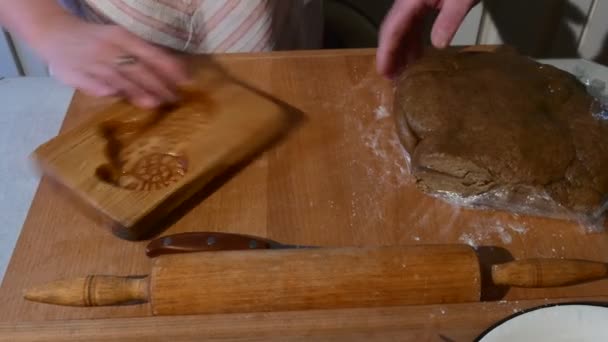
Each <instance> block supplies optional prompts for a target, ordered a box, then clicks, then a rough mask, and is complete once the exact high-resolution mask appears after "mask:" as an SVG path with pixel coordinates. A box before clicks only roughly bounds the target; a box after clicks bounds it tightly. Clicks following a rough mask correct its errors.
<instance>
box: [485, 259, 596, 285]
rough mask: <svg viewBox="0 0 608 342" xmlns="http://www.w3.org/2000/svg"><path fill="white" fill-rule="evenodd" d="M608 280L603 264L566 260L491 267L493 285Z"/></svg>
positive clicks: (543, 260) (530, 261) (561, 283)
mask: <svg viewBox="0 0 608 342" xmlns="http://www.w3.org/2000/svg"><path fill="white" fill-rule="evenodd" d="M606 277H608V265H606V264H605V263H602V262H594V261H585V260H568V259H528V260H521V261H512V262H508V263H505V264H500V265H494V266H492V280H493V282H494V284H496V285H505V286H515V287H556V286H568V285H575V284H580V283H584V282H588V281H593V280H599V279H602V278H606Z"/></svg>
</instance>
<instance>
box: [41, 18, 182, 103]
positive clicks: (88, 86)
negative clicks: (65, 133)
mask: <svg viewBox="0 0 608 342" xmlns="http://www.w3.org/2000/svg"><path fill="white" fill-rule="evenodd" d="M32 45H33V47H34V49H35V50H37V51H38V53H39V54H40V55H41V56H42V58H43V59H44V60H45V61H46V62H47V63H48V65H49V68H50V71H51V73H52V74H53V76H54V77H56V78H57V79H59V80H60V81H62V82H63V83H65V84H67V85H70V86H73V87H75V88H77V89H79V90H81V91H83V92H85V93H87V94H90V95H93V96H111V95H117V96H122V97H125V98H126V99H128V100H129V101H130V102H132V103H133V104H134V105H137V106H140V107H148V108H149V107H156V106H158V105H160V104H162V103H166V102H171V101H174V100H175V99H176V87H177V85H179V84H180V83H185V82H187V81H188V75H187V73H186V68H185V66H184V65H183V64H182V62H181V61H180V60H179V59H178V58H177V57H175V56H172V55H171V54H170V53H169V52H168V51H166V50H164V49H163V48H160V47H157V46H154V45H152V44H150V43H148V42H146V41H144V40H143V39H141V38H139V37H137V36H135V35H134V34H132V33H130V32H128V31H127V30H125V29H123V28H121V27H119V26H113V25H99V24H91V23H87V22H84V21H82V20H80V19H78V18H75V17H68V16H65V17H64V16H62V17H61V18H59V19H56V20H53V21H52V22H51V23H50V24H47V25H45V33H44V36H41V37H40V39H36V40H35V41H33V42H32Z"/></svg>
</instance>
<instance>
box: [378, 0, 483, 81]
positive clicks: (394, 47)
mask: <svg viewBox="0 0 608 342" xmlns="http://www.w3.org/2000/svg"><path fill="white" fill-rule="evenodd" d="M476 2H477V1H476V0H395V3H394V4H393V7H392V8H391V10H390V12H389V13H388V15H387V16H386V18H385V20H384V23H383V24H382V28H381V30H380V42H379V47H378V53H377V58H376V60H377V67H378V72H379V73H380V74H382V75H384V76H386V77H389V78H393V77H395V76H396V74H397V73H398V72H399V71H401V69H403V67H405V66H406V64H408V63H410V62H412V61H413V60H414V59H416V58H417V57H418V56H419V55H420V53H421V51H422V25H423V20H424V17H425V16H426V15H427V14H428V13H429V12H430V11H432V10H435V9H438V10H439V15H438V16H437V19H436V20H435V22H434V23H433V29H432V31H431V41H432V43H433V45H434V46H435V47H436V48H440V49H441V48H445V47H446V46H448V45H449V43H450V42H451V40H452V38H453V37H454V34H456V31H458V28H459V27H460V24H461V23H462V21H463V20H464V18H465V16H466V15H467V13H468V12H469V10H470V9H471V7H472V6H473V5H474V4H475V3H476Z"/></svg>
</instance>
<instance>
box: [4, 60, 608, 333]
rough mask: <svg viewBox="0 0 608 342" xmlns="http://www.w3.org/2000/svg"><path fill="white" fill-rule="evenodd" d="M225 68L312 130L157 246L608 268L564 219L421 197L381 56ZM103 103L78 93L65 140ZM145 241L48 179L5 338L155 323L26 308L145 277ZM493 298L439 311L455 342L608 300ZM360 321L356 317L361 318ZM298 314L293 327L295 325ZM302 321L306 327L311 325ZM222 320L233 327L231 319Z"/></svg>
mask: <svg viewBox="0 0 608 342" xmlns="http://www.w3.org/2000/svg"><path fill="white" fill-rule="evenodd" d="M219 61H220V62H221V63H222V64H223V65H224V66H226V67H227V68H228V70H230V71H231V72H232V73H233V74H234V75H235V76H236V77H237V78H239V79H242V80H243V81H245V82H247V83H249V84H251V85H252V86H254V87H256V88H258V89H261V90H262V91H265V92H267V93H269V94H271V95H272V96H275V97H276V98H278V99H280V100H282V101H284V102H286V103H288V104H289V105H291V106H293V107H295V108H297V109H299V110H300V111H302V112H303V113H304V116H305V119H304V121H303V123H302V124H301V125H300V126H299V127H298V128H297V129H296V130H295V131H293V132H291V134H290V135H289V136H288V137H287V138H286V139H284V140H283V141H282V142H280V143H279V144H277V145H276V146H274V147H272V148H271V149H269V150H268V151H266V152H265V153H264V154H263V155H261V156H260V157H259V158H257V159H256V160H255V161H253V162H252V163H250V164H249V165H247V166H246V167H245V168H243V169H242V170H240V171H239V172H238V173H236V174H235V175H232V176H231V177H229V178H228V179H226V180H225V182H224V183H223V184H221V186H219V187H218V188H217V189H216V190H215V191H214V192H212V193H210V194H207V195H205V196H202V195H201V196H199V198H197V199H196V200H195V201H194V202H193V203H196V205H194V206H193V208H192V209H191V210H189V211H187V212H185V213H184V215H183V216H182V217H181V218H180V219H179V220H178V221H177V222H176V223H175V224H174V225H172V226H171V227H169V228H168V229H167V230H165V231H164V232H163V233H162V234H172V233H177V232H185V231H221V232H234V233H245V234H252V235H260V236H265V237H269V238H271V239H275V240H278V241H281V242H284V243H297V244H307V245H321V246H352V245H354V246H376V245H387V244H404V245H407V244H412V245H413V244H436V243H469V244H473V245H476V246H479V247H480V248H479V253H480V255H481V257H482V259H483V260H490V259H492V258H495V256H498V257H496V258H497V259H501V258H503V257H504V255H503V254H504V253H505V252H508V254H510V255H511V256H512V257H514V258H526V257H565V258H582V259H588V260H597V261H606V260H608V239H607V238H608V235H606V234H605V233H588V232H585V230H584V229H582V228H581V227H579V226H578V225H577V224H574V223H570V222H564V221H557V220H550V219H543V218H534V217H524V216H517V215H512V214H508V213H501V212H490V211H473V210H465V209H459V208H457V207H454V206H451V205H449V204H446V203H443V202H441V201H439V200H437V199H434V198H431V197H428V196H425V195H423V194H422V193H420V192H419V191H418V190H417V189H416V188H415V187H414V185H413V184H412V180H411V177H410V175H409V174H408V171H407V165H406V158H405V154H404V151H403V149H402V148H401V145H400V144H399V141H398V139H397V136H396V134H395V132H394V126H393V122H392V119H391V116H390V114H391V108H392V105H391V102H392V86H391V84H390V82H388V81H386V80H383V79H382V78H380V77H379V76H377V74H376V71H375V61H374V51H373V50H341V51H310V52H277V53H271V54H238V55H228V56H220V57H219ZM106 104H107V103H106V102H104V100H100V99H91V98H88V97H85V96H83V95H81V94H77V95H76V96H75V98H74V100H73V103H72V105H71V107H70V110H69V112H68V114H67V117H66V120H65V123H64V127H63V130H66V129H69V128H70V127H74V125H76V124H78V123H79V122H81V120H83V119H84V118H86V117H87V115H89V114H91V113H93V112H94V111H96V110H99V109H100V108H102V107H103V106H104V105H106ZM24 157H25V156H24ZM146 243H147V242H146V241H142V242H130V241H124V240H119V239H117V238H116V237H115V236H113V235H112V234H111V233H110V232H109V231H108V230H106V229H105V228H103V227H101V226H99V225H98V224H97V223H95V222H94V221H92V220H90V219H89V218H88V217H86V216H85V215H83V214H81V213H80V212H79V211H78V210H76V207H75V206H74V205H73V204H72V203H71V202H70V201H69V200H68V199H66V198H65V197H64V196H62V195H61V194H60V193H58V192H57V191H55V189H54V188H53V185H52V184H51V183H50V182H49V181H48V180H47V179H46V178H44V179H43V180H42V182H41V184H40V187H39V189H38V192H37V194H36V196H35V199H34V201H33V203H32V206H31V209H30V212H29V215H28V217H27V219H26V222H25V224H24V227H23V230H22V233H21V236H20V238H19V241H18V243H17V246H16V249H15V252H14V254H13V257H12V260H11V262H10V264H9V267H8V269H7V272H6V276H5V279H4V282H3V284H2V288H1V293H0V299H1V303H2V306H1V307H2V309H1V310H0V322H4V323H5V324H4V325H3V326H2V327H4V328H5V329H8V328H7V327H11V328H10V329H14V328H15V326H14V325H10V324H12V323H18V322H21V323H20V324H23V322H40V321H49V320H81V319H99V318H112V319H117V318H127V317H129V318H132V317H145V316H149V315H150V308H149V306H148V305H145V304H144V305H136V306H123V307H105V308H71V307H59V306H52V305H43V304H37V303H30V302H26V301H24V300H23V299H22V291H23V289H25V288H27V287H29V286H32V285H36V284H41V283H45V282H49V281H53V280H56V279H60V278H69V277H77V276H83V275H87V274H112V275H138V274H147V273H148V272H149V270H150V260H149V259H148V258H147V257H146V256H145V254H144V247H145V245H146ZM489 247H494V248H489ZM486 290H487V291H486V295H485V296H484V297H486V299H487V300H496V301H498V300H503V301H505V300H506V301H507V302H508V303H510V304H509V305H511V306H509V308H508V310H506V311H505V310H502V311H501V310H499V309H496V308H498V307H500V305H498V304H496V303H473V304H459V305H454V306H449V305H448V306H442V308H445V309H441V312H443V314H445V315H448V316H446V317H453V318H452V319H447V321H446V322H456V321H458V322H459V323H458V324H460V326H463V324H462V322H461V321H459V319H457V317H461V316H462V315H464V314H465V313H466V317H467V319H469V321H471V323H470V324H468V325H466V324H465V325H466V326H468V328H467V329H468V330H466V331H467V332H466V333H460V334H456V335H457V336H458V338H465V339H464V340H466V338H468V337H470V338H472V337H473V336H475V334H478V333H479V332H481V331H482V330H483V329H484V328H485V327H487V326H488V325H490V324H491V322H493V321H496V320H499V319H501V318H503V317H504V316H505V315H508V314H509V313H511V310H518V308H523V307H529V306H533V305H537V304H542V303H551V302H553V301H557V300H559V301H564V300H565V301H569V300H570V299H572V300H574V298H577V300H581V298H582V299H588V300H598V299H602V296H606V295H608V280H605V281H597V282H594V283H589V284H585V285H579V286H572V287H567V288H556V289H543V290H539V289H535V290H533V289H510V290H509V291H507V292H506V293H500V292H496V291H493V290H492V289H486ZM529 300H532V301H529ZM500 303H505V302H500ZM518 303H520V305H518ZM481 308H490V309H489V310H488V309H484V310H482V309H481ZM492 308H494V309H492ZM513 308H514V309H513ZM391 310H393V309H391ZM394 310H396V311H395V314H397V313H398V314H399V315H400V316H401V315H404V314H405V313H407V312H411V314H414V313H415V314H416V315H420V314H421V312H423V313H425V314H428V315H431V316H429V317H427V318H428V319H422V320H420V319H419V317H417V318H416V322H418V321H419V323H420V324H419V325H418V326H417V325H415V324H414V325H412V326H409V328H408V331H409V332H411V331H414V330H415V331H418V333H420V334H421V332H422V331H426V330H428V329H431V330H433V329H440V328H441V329H445V331H451V330H450V329H452V328H454V327H453V326H452V328H450V325H449V323H445V324H439V325H433V324H430V323H429V319H430V320H431V322H432V320H433V319H434V318H433V317H437V312H436V311H437V310H438V309H437V307H436V306H424V307H420V308H416V309H408V308H402V309H400V310H401V311H399V310H397V309H394ZM408 310H409V311H408ZM425 310H426V311H425ZM352 312H353V315H355V316H356V312H359V311H356V310H355V311H352ZM378 312H381V314H378ZM387 312H391V311H390V310H389V311H382V310H375V311H374V310H372V311H370V312H369V313H368V315H371V316H370V317H373V316H374V315H375V314H374V313H376V314H378V316H377V320H383V319H387V317H389V316H391V315H390V314H387ZM488 312H489V313H488ZM443 314H442V315H443ZM286 315H287V314H286ZM294 315H295V316H294ZM297 315H298V313H291V314H289V315H287V316H285V317H290V319H296V320H297V317H298V316H297ZM300 315H302V317H309V316H307V315H310V313H300ZM324 315H325V316H324V317H326V318H327V320H325V321H324V322H325V323H323V324H324V327H325V328H324V329H327V324H331V322H332V320H331V317H335V319H336V321H335V324H340V323H339V321H340V319H339V318H338V316H344V313H341V314H339V315H338V314H336V315H335V316H332V315H331V314H324ZM450 315H454V316H450ZM223 317H224V319H223V320H222V321H223V322H225V324H227V326H230V324H231V321H230V319H229V316H223ZM248 317H254V316H248ZM263 317H275V318H276V317H278V316H276V315H275V316H272V315H271V316H263ZM294 317H295V318H294ZM328 317H329V318H328ZM402 318H403V319H405V321H408V319H407V318H404V317H402ZM155 319H157V318H155ZM161 319H162V318H161ZM370 319H371V318H370ZM390 319H394V317H391V318H390ZM412 319H413V317H410V320H409V321H408V322H410V324H413V323H411V322H413V321H412ZM372 320H373V319H372ZM405 321H404V322H405ZM270 322H275V324H282V323H281V322H283V321H282V320H281V319H279V318H277V319H275V320H274V321H273V320H270ZM328 322H329V323H328ZM6 324H9V325H6ZM268 324H270V325H271V326H272V323H268ZM454 324H456V323H454ZM378 326H382V324H379V325H378ZM471 327H473V328H471ZM310 329H313V330H314V325H313V326H311V327H310ZM412 329H413V330H412ZM11 331H12V330H11ZM323 331H324V330H323ZM418 333H417V334H418ZM412 336H413V335H412ZM416 336H423V335H416ZM424 336H427V335H424ZM428 336H431V335H428ZM433 336H438V335H433ZM446 336H447V337H448V338H449V337H450V336H448V335H446Z"/></svg>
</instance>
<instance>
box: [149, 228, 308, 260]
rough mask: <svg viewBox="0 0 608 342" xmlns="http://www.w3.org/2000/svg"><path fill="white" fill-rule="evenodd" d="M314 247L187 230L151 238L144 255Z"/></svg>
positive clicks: (238, 235) (246, 236)
mask: <svg viewBox="0 0 608 342" xmlns="http://www.w3.org/2000/svg"><path fill="white" fill-rule="evenodd" d="M315 247H316V246H303V245H289V244H283V243H279V242H277V241H273V240H270V239H265V238H261V237H257V236H252V235H244V234H232V233H219V232H187V233H178V234H173V235H167V236H164V237H160V238H157V239H154V240H152V241H151V242H150V243H149V244H148V246H147V247H146V255H147V256H148V257H151V258H154V257H157V256H159V255H164V254H176V253H194V252H213V251H234V250H256V249H287V248H315Z"/></svg>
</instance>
